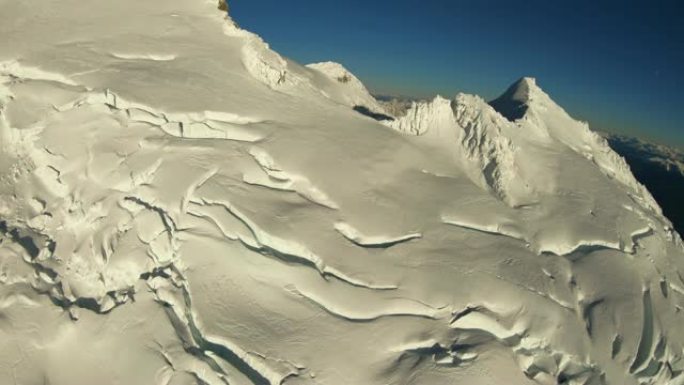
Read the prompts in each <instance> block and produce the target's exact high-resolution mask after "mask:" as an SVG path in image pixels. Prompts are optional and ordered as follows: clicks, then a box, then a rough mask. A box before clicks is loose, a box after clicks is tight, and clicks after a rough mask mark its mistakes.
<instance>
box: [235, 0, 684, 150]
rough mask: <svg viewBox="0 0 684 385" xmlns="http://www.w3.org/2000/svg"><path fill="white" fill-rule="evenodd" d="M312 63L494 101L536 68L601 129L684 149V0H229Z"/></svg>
mask: <svg viewBox="0 0 684 385" xmlns="http://www.w3.org/2000/svg"><path fill="white" fill-rule="evenodd" d="M229 4H230V7H231V14H232V16H233V18H234V19H235V20H236V21H237V22H238V23H239V24H240V25H241V26H242V27H244V28H246V29H249V30H251V31H253V32H256V33H258V34H259V35H261V36H262V37H263V38H264V39H265V40H266V41H268V42H269V43H270V44H271V46H272V47H273V48H274V49H276V50H277V51H278V52H280V53H281V54H283V55H285V56H288V57H290V58H293V59H295V60H297V61H299V62H301V63H309V62H316V61H325V60H333V61H338V62H340V63H342V64H344V65H345V66H346V67H347V68H349V69H350V70H351V71H352V72H354V73H355V74H356V75H357V76H359V77H360V78H361V79H362V80H363V81H364V83H366V85H368V87H369V88H370V89H371V90H372V91H373V92H376V93H383V94H401V95H409V96H419V97H426V96H431V95H434V94H437V93H439V94H442V95H444V96H453V95H455V94H456V93H458V92H468V93H475V94H478V95H481V96H482V97H484V98H486V99H492V98H494V97H496V96H497V95H498V94H500V93H502V92H503V91H504V90H505V89H506V88H507V87H508V86H509V85H510V84H511V83H513V82H514V81H515V80H516V79H518V78H520V77H522V76H533V77H536V78H537V81H538V83H539V84H540V85H541V86H542V88H544V90H546V91H547V92H548V93H549V94H550V95H551V96H552V97H553V98H554V100H556V101H557V102H558V103H559V104H560V105H562V106H563V107H565V108H566V110H568V112H570V113H571V114H572V115H573V116H575V117H576V118H579V119H583V120H588V121H589V122H590V123H591V125H592V127H593V128H596V129H603V130H607V131H613V132H618V133H625V134H630V135H637V136H641V137H645V138H648V139H651V140H656V141H659V142H664V143H668V144H671V145H676V146H679V147H684V106H683V105H682V104H683V103H684V96H683V95H684V94H683V93H682V91H681V90H682V88H683V87H684V65H682V63H683V62H684V6H683V5H678V4H677V1H675V0H652V1H647V0H642V1H636V0H623V1H614V0H593V1H588V0H575V1H549V0H519V1H513V0H469V1H461V0H422V1H416V0H414V1H408V0H345V1H341V0H292V1H284V0H233V1H230V0H229Z"/></svg>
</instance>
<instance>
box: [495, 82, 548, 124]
mask: <svg viewBox="0 0 684 385" xmlns="http://www.w3.org/2000/svg"><path fill="white" fill-rule="evenodd" d="M542 95H546V94H545V93H544V91H542V89H541V88H540V87H539V86H538V85H537V80H536V79H535V78H532V77H523V78H520V79H519V80H518V81H516V82H515V83H513V85H511V86H510V87H508V89H507V90H506V92H504V93H503V94H502V95H501V96H499V97H498V98H496V99H494V100H492V101H491V102H490V103H489V104H490V105H491V106H492V107H493V108H494V109H495V110H496V111H497V112H499V113H500V114H501V115H503V116H504V117H506V119H508V120H511V121H514V120H518V119H520V118H522V117H523V116H525V113H526V112H527V110H528V108H529V107H530V104H531V103H532V102H533V101H534V100H536V99H539V97H540V96H542Z"/></svg>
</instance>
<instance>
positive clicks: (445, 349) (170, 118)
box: [0, 0, 684, 385]
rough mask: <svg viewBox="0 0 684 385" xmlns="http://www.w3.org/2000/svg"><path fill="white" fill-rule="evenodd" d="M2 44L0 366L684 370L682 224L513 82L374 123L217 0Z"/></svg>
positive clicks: (11, 377)
mask: <svg viewBox="0 0 684 385" xmlns="http://www.w3.org/2000/svg"><path fill="white" fill-rule="evenodd" d="M122 20H125V21H126V22H125V23H124V22H122ZM65 26H68V28H65ZM0 36H1V38H0V341H2V342H3V343H2V344H0V384H29V385H32V384H45V383H50V384H52V385H81V384H84V385H85V384H112V385H114V384H131V385H138V384H139V385H149V384H172V385H180V384H203V385H204V384H210V385H217V384H259V385H262V384H271V385H274V384H288V385H289V384H294V385H296V384H331V385H333V384H334V385H336V384H407V385H408V384H449V383H453V384H474V385H478V384H481V385H485V384H513V385H518V384H520V385H523V384H525V385H528V384H615V385H637V384H667V385H676V384H682V382H683V381H684V376H683V375H682V373H683V372H684V360H683V358H682V353H683V346H684V329H683V328H682V327H681V325H682V323H683V322H684V315H683V314H682V313H683V312H682V308H683V307H684V259H683V258H684V246H683V245H682V241H681V239H680V237H679V236H678V235H677V234H676V233H675V232H674V231H673V230H672V225H671V223H670V222H669V221H668V220H667V219H666V218H665V217H664V216H663V215H662V213H661V211H660V208H659V207H658V205H657V204H656V203H655V201H654V200H653V199H652V197H651V196H650V194H649V193H648V192H647V191H646V190H645V189H644V188H643V186H641V185H640V184H639V183H638V182H637V181H636V180H635V178H634V176H633V175H632V174H631V172H630V170H629V167H628V166H627V165H626V163H625V162H624V160H622V158H620V157H619V156H618V155H617V154H615V153H614V152H613V151H612V150H611V149H610V147H608V145H607V143H606V141H605V140H604V139H602V138H600V137H599V136H598V135H596V134H594V133H593V132H591V131H590V130H589V129H588V127H587V125H586V124H584V123H581V122H576V121H575V120H573V119H572V118H571V117H570V116H568V115H567V113H565V112H564V111H563V110H562V108H560V107H559V106H557V105H556V104H555V103H554V102H553V101H552V100H551V98H550V97H549V96H548V95H547V94H546V93H544V92H543V91H542V90H541V88H539V87H538V86H537V85H536V84H535V83H534V82H532V81H530V80H523V81H521V82H518V83H517V84H516V85H514V86H513V87H512V88H511V89H510V90H509V91H508V92H506V93H505V94H504V95H503V96H502V97H501V98H500V99H499V101H498V102H496V103H494V102H493V103H492V105H490V104H488V103H486V102H485V101H484V100H482V99H481V98H479V97H476V96H471V95H458V96H457V97H456V98H454V99H453V100H448V99H444V98H437V99H435V100H433V101H431V102H426V103H416V104H414V105H412V107H411V108H410V109H409V110H408V111H407V112H406V114H405V115H403V116H393V118H395V120H386V121H383V122H382V123H381V122H377V121H375V120H373V119H369V118H368V117H366V116H362V115H360V114H358V113H357V112H355V111H354V110H353V108H354V107H357V106H358V104H357V103H360V102H363V103H364V106H365V107H366V108H368V109H369V110H372V109H373V108H375V106H374V105H372V104H373V100H372V99H369V96H368V95H367V91H365V87H363V85H362V84H361V85H359V84H360V82H358V83H357V82H356V81H355V80H354V79H355V78H354V77H353V75H351V74H348V71H346V70H345V72H344V73H342V75H339V74H340V73H341V72H336V71H342V70H341V69H340V67H339V66H336V65H325V66H313V67H314V68H310V67H304V66H301V65H299V64H297V63H294V62H292V61H291V60H288V59H287V58H284V57H283V56H281V55H279V54H278V53H276V52H274V51H272V50H271V49H270V48H269V47H268V45H267V44H266V43H265V42H263V41H262V40H261V39H260V38H259V37H258V36H256V35H254V34H252V33H250V32H247V31H244V30H242V29H240V28H239V27H237V25H236V24H235V23H234V22H233V21H232V20H231V19H230V18H229V17H226V15H225V13H223V12H219V11H217V10H216V3H215V2H214V1H209V0H207V1H203V0H163V1H162V0H152V1H138V0H135V1H134V0H120V1H117V2H112V1H106V0H92V1H87V2H83V1H77V0H61V1H59V2H58V1H56V0H45V2H44V4H43V6H42V7H39V8H36V7H35V4H34V3H33V2H30V1H28V0H12V1H9V0H0ZM316 67H318V68H316ZM511 106H512V107H511ZM511 110H512V111H513V112H514V113H512V112H511ZM376 112H382V111H376ZM121 352H125V354H121Z"/></svg>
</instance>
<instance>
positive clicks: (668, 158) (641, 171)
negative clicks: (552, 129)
mask: <svg viewBox="0 0 684 385" xmlns="http://www.w3.org/2000/svg"><path fill="white" fill-rule="evenodd" d="M603 135H604V136H605V138H606V139H607V140H608V143H610V146H611V147H612V148H613V150H615V152H617V153H618V154H620V155H621V156H622V157H624V158H625V160H627V163H629V166H630V168H631V169H632V172H633V173H634V176H635V177H636V178H637V179H638V180H639V181H640V182H641V183H643V184H644V185H645V186H646V187H647V188H648V190H649V191H650V192H651V194H653V196H654V198H655V199H656V200H657V201H658V203H659V204H660V206H661V207H662V209H663V211H664V213H665V216H666V217H668V218H669V219H670V220H671V221H672V223H673V225H674V227H675V229H676V230H677V232H679V234H684V201H683V200H682V197H684V151H682V150H678V149H674V148H672V147H668V146H664V145H660V144H655V143H651V142H647V141H645V140H642V139H637V138H633V137H628V136H622V135H614V134H605V133H604V134H603Z"/></svg>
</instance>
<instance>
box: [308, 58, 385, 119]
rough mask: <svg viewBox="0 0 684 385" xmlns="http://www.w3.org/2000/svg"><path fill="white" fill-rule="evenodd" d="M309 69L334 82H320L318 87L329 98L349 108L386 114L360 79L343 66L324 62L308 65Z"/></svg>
mask: <svg viewBox="0 0 684 385" xmlns="http://www.w3.org/2000/svg"><path fill="white" fill-rule="evenodd" d="M307 67H308V68H310V69H313V70H315V71H317V72H320V73H321V74H323V75H325V76H326V77H328V78H329V79H330V80H332V84H330V85H328V84H325V83H321V82H318V87H319V88H320V90H321V91H322V93H323V95H325V96H326V97H327V98H330V99H332V100H334V101H336V102H338V103H341V104H344V105H346V106H349V107H357V108H359V107H364V108H366V109H368V110H369V111H370V112H373V113H377V114H385V113H386V112H385V110H384V108H383V107H382V106H381V105H380V104H379V103H378V102H377V100H375V98H373V96H371V94H370V92H368V89H367V88H366V86H365V85H364V84H363V83H361V81H360V80H359V78H357V77H356V76H355V75H354V74H353V73H351V72H349V70H347V69H346V68H344V66H343V65H342V64H339V63H334V62H322V63H312V64H308V65H307Z"/></svg>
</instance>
